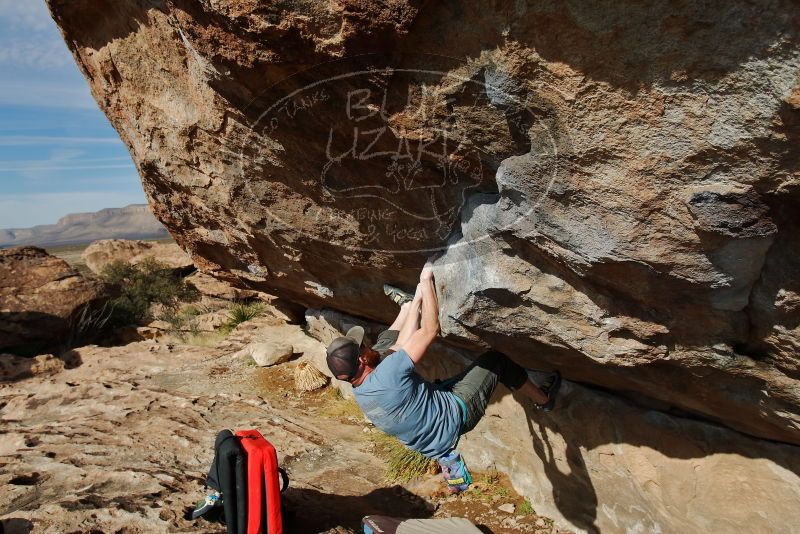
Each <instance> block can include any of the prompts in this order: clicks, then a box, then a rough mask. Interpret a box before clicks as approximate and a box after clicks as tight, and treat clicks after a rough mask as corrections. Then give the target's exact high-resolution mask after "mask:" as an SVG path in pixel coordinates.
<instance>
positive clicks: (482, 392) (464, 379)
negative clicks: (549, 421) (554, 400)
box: [445, 351, 547, 433]
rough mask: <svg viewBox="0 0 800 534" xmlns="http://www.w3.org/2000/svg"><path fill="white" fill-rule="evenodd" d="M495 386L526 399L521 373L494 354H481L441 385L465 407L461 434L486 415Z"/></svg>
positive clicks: (525, 378) (502, 356)
mask: <svg viewBox="0 0 800 534" xmlns="http://www.w3.org/2000/svg"><path fill="white" fill-rule="evenodd" d="M498 383H501V384H503V385H505V386H506V387H507V388H509V389H510V390H512V391H516V390H520V391H522V392H523V393H525V394H526V395H527V394H529V392H530V389H529V388H528V387H527V384H528V383H530V380H529V379H528V373H526V372H525V369H524V368H522V367H521V366H519V365H517V364H516V363H514V362H512V361H511V360H510V359H509V358H508V356H506V355H505V354H503V353H501V352H497V351H489V352H486V353H484V354H483V355H481V356H480V357H479V358H478V359H477V360H475V362H473V364H472V365H471V366H470V367H469V368H468V369H467V370H466V371H464V372H462V373H460V374H459V375H457V376H455V377H453V378H452V379H450V380H448V381H446V382H445V384H446V386H445V387H446V388H447V389H449V390H450V391H452V392H453V393H455V394H456V395H458V397H459V398H460V399H461V400H462V401H464V404H465V405H466V407H467V422H466V424H465V425H464V428H463V429H462V433H465V432H469V431H470V430H472V429H473V428H475V425H477V424H478V421H480V419H481V417H483V414H484V413H486V406H488V405H489V399H490V398H491V396H492V393H493V392H494V390H495V388H496V387H497V384H498ZM531 385H533V384H532V383H531ZM533 387H536V386H533ZM537 389H538V388H537ZM546 401H547V397H546V396H544V395H543V396H542V397H538V398H534V402H546Z"/></svg>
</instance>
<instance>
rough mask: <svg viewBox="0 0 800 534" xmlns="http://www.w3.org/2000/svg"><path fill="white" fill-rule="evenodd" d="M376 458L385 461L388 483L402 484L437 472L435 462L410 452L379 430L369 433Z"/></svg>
mask: <svg viewBox="0 0 800 534" xmlns="http://www.w3.org/2000/svg"><path fill="white" fill-rule="evenodd" d="M370 439H371V440H372V442H373V443H374V444H375V451H376V452H377V453H378V456H380V457H381V458H383V459H384V460H386V473H385V475H384V477H385V478H386V481H387V482H389V483H392V484H393V483H401V484H404V483H406V482H408V481H410V480H413V479H415V478H417V477H420V476H422V475H424V474H427V473H435V472H437V471H438V470H439V465H438V463H437V462H436V460H431V459H430V458H426V457H425V456H423V455H422V454H420V453H418V452H417V451H412V450H411V449H409V448H407V447H406V446H405V445H403V444H402V443H400V441H399V440H398V439H397V438H395V437H392V436H390V435H388V434H385V433H383V432H381V431H379V430H373V431H372V432H371V433H370Z"/></svg>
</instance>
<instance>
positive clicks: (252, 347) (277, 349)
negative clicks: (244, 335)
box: [236, 340, 293, 367]
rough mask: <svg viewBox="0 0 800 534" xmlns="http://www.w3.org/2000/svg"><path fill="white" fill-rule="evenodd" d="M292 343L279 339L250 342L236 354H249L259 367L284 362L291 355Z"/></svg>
mask: <svg viewBox="0 0 800 534" xmlns="http://www.w3.org/2000/svg"><path fill="white" fill-rule="evenodd" d="M292 354H293V348H292V345H291V344H289V343H286V342H284V341H280V340H270V341H261V342H258V343H250V344H249V345H247V346H246V347H245V348H243V349H242V350H240V351H239V352H237V353H236V356H250V357H251V358H253V361H254V362H256V364H257V365H259V366H260V367H268V366H270V365H277V364H279V363H284V362H286V361H288V360H289V358H291V357H292Z"/></svg>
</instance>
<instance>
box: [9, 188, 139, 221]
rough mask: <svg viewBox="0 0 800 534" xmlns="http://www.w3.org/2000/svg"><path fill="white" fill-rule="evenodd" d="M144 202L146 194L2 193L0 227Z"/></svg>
mask: <svg viewBox="0 0 800 534" xmlns="http://www.w3.org/2000/svg"><path fill="white" fill-rule="evenodd" d="M144 202H145V197H144V192H143V191H130V192H117V191H88V192H74V193H23V194H3V196H2V197H0V228H27V227H29V226H36V225H37V224H53V223H55V222H56V221H57V220H58V219H59V218H61V217H63V216H64V215H68V214H70V213H80V212H91V211H97V210H101V209H103V208H121V207H123V206H127V205H128V204H143V203H144Z"/></svg>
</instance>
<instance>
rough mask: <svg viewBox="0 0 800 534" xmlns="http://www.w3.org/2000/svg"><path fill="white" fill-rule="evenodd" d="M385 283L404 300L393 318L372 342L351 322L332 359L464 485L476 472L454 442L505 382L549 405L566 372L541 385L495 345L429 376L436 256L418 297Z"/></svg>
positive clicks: (376, 413) (395, 431)
mask: <svg viewBox="0 0 800 534" xmlns="http://www.w3.org/2000/svg"><path fill="white" fill-rule="evenodd" d="M384 291H385V292H386V293H387V295H388V296H389V297H390V298H392V300H394V301H395V302H396V303H398V304H400V305H401V307H400V313H399V314H398V316H397V319H396V320H395V321H394V323H392V326H391V327H390V328H389V330H387V331H385V332H383V333H382V334H381V335H379V336H378V339H377V342H376V344H375V345H373V346H372V347H370V346H368V345H367V344H366V343H364V342H363V340H364V329H363V328H361V327H359V326H356V327H353V328H351V329H350V330H348V332H347V334H346V335H345V336H344V337H339V338H336V339H334V340H333V342H332V343H331V344H330V345H329V346H328V354H327V362H328V367H329V369H330V370H331V373H332V374H333V375H334V376H335V377H336V378H338V379H339V380H344V381H347V382H350V383H351V384H352V385H353V393H354V395H355V398H356V402H358V405H359V406H360V407H361V409H362V410H363V412H364V414H365V415H366V416H367V417H368V418H369V420H370V421H372V423H373V424H374V425H375V426H376V427H378V428H379V429H380V430H382V431H384V432H386V433H387V434H391V435H393V436H395V437H397V438H398V439H399V440H400V441H401V442H402V443H403V444H404V445H406V446H407V447H408V448H410V449H413V450H415V451H418V452H420V453H422V454H423V455H425V456H426V457H428V458H434V459H436V460H438V461H439V464H440V465H441V466H442V473H443V474H444V476H445V479H446V480H447V482H448V489H450V491H451V492H454V493H455V492H459V491H463V490H465V489H467V488H468V487H469V484H470V483H471V482H472V479H471V477H470V476H469V471H468V470H467V468H466V465H465V464H464V462H463V461H462V460H461V457H460V455H459V454H458V453H457V452H456V451H455V448H456V445H457V443H458V440H459V437H460V436H461V435H463V434H465V433H466V432H469V431H470V430H472V429H473V428H474V427H475V425H476V424H477V423H478V421H479V420H480V419H481V417H483V414H484V413H485V411H486V406H487V405H488V403H489V398H490V397H491V395H492V392H493V391H494V389H495V388H496V387H497V384H498V382H500V383H502V384H504V385H505V386H506V387H508V388H509V389H511V390H512V391H519V392H520V393H522V394H524V395H525V396H526V397H528V398H529V399H531V400H532V401H533V402H534V403H535V404H534V406H535V407H536V408H538V409H541V410H544V411H550V410H552V409H553V407H554V405H555V400H556V395H557V393H558V389H559V387H560V384H561V377H560V375H559V374H558V373H557V372H556V373H553V374H551V375H550V376H548V377H547V379H546V380H545V381H544V383H543V384H542V385H541V386H537V385H536V384H535V383H534V382H533V381H532V380H531V379H530V378H529V376H528V373H527V371H526V370H525V369H524V368H523V367H520V366H519V365H517V364H516V363H514V362H512V361H511V360H510V359H509V358H508V357H507V356H505V355H504V354H502V353H500V352H497V351H489V352H487V353H485V354H483V355H482V356H480V357H479V358H478V359H477V360H476V361H475V362H474V363H473V364H472V365H471V366H470V367H469V368H468V369H466V370H465V371H463V372H462V373H460V374H458V375H456V376H454V377H452V378H450V379H449V380H446V381H444V382H440V383H432V382H427V381H425V380H424V379H423V378H422V377H421V376H420V375H418V374H417V373H416V372H414V368H415V366H416V365H418V364H419V363H420V361H421V360H422V359H423V358H424V357H425V354H426V351H427V349H428V347H429V346H430V344H431V343H432V342H433V340H434V339H435V338H436V336H437V334H438V332H439V318H438V317H439V305H438V300H437V296H436V288H435V286H434V281H433V266H432V264H431V262H428V263H426V264H425V267H424V268H423V269H422V272H421V273H420V277H419V284H418V285H417V290H416V293H415V294H414V296H413V297H411V296H410V295H408V294H405V293H404V292H402V291H400V290H398V289H397V288H393V287H391V286H385V287H384ZM420 316H421V317H420ZM382 355H383V356H384V358H383V360H381V356H382Z"/></svg>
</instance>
